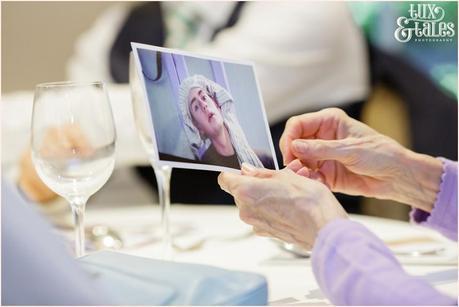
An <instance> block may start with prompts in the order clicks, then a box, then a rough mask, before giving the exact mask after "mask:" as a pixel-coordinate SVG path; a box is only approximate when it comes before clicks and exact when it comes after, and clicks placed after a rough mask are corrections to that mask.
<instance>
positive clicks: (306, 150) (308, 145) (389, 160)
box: [280, 108, 442, 211]
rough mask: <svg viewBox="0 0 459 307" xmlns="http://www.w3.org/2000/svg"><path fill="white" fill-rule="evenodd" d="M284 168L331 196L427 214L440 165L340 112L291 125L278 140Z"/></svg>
mask: <svg viewBox="0 0 459 307" xmlns="http://www.w3.org/2000/svg"><path fill="white" fill-rule="evenodd" d="M280 148H281V151H282V154H283V156H284V164H288V166H287V167H289V168H290V169H292V170H293V171H295V172H297V173H298V174H301V175H306V176H307V177H309V178H313V179H318V180H319V181H322V182H323V183H325V184H326V185H327V186H328V187H330V189H332V190H333V191H335V192H342V193H346V194H351V195H364V196H370V197H376V198H381V199H393V200H396V201H399V202H402V203H406V204H410V205H412V206H414V207H417V208H420V209H423V210H426V211H431V209H432V205H433V203H434V201H435V197H436V194H437V192H438V186H439V183H440V176H441V173H442V166H441V161H439V160H437V159H435V158H432V157H429V156H426V155H420V154H416V153H414V152H412V151H410V150H408V149H406V148H404V147H403V146H401V145H400V144H398V143H397V142H395V141H394V140H392V139H390V138H388V137H386V136H384V135H382V134H379V133H377V132H376V131H374V130H373V129H371V128H370V127H368V126H366V125H365V124H363V123H361V122H358V121H356V120H354V119H352V118H350V117H348V116H347V115H346V113H344V112H343V111H341V110H339V109H335V108H332V109H324V110H322V111H319V112H315V113H309V114H303V115H300V116H295V117H292V118H291V119H289V121H288V122H287V124H286V127H285V131H284V133H283V135H282V137H281V140H280Z"/></svg>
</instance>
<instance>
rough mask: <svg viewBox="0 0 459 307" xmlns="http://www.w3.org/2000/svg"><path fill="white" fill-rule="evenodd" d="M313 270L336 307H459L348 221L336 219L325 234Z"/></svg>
mask: <svg viewBox="0 0 459 307" xmlns="http://www.w3.org/2000/svg"><path fill="white" fill-rule="evenodd" d="M312 267H313V271H314V275H315V277H316V280H317V282H318V284H319V286H320V289H321V290H322V291H323V292H324V294H325V295H326V297H327V298H329V299H330V301H331V302H332V303H333V304H336V305H412V306H414V305H432V306H442V305H456V304H457V302H456V301H455V300H454V299H452V298H450V297H448V296H446V295H444V294H442V293H440V292H439V291H437V290H436V289H434V288H433V287H432V286H431V285H429V284H428V283H427V282H425V281H424V280H422V279H419V278H416V277H413V276H410V275H408V274H407V273H406V272H405V271H404V270H403V268H402V267H401V266H400V264H399V263H398V261H397V260H396V259H395V257H394V256H393V255H392V253H391V252H390V251H389V249H388V248H387V247H386V246H385V245H384V243H383V242H382V241H381V240H380V239H379V238H378V237H376V236H375V235H374V234H373V233H371V232H370V231H369V230H368V229H367V228H365V227H364V226H363V225H361V224H359V223H356V222H352V221H349V220H347V219H336V220H334V221H332V222H330V223H328V224H327V225H326V226H325V227H324V228H322V229H321V230H320V232H319V235H318V237H317V238H316V241H315V244H314V249H313V252H312Z"/></svg>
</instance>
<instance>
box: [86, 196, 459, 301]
mask: <svg viewBox="0 0 459 307" xmlns="http://www.w3.org/2000/svg"><path fill="white" fill-rule="evenodd" d="M159 217H160V214H159V206H158V205H146V206H145V205H142V206H135V205H126V206H124V207H118V208H96V209H91V208H90V207H88V210H87V216H86V220H87V225H96V224H103V225H107V226H110V227H112V228H113V229H115V230H117V231H118V232H119V233H120V235H121V236H122V238H123V240H124V241H125V247H123V248H122V249H121V250H120V252H123V253H127V254H131V255H137V256H142V257H152V258H160V256H161V244H160V241H159V236H158V234H157V233H158V227H159ZM351 218H352V219H355V220H357V221H359V222H362V223H363V224H365V225H367V226H368V227H369V228H370V229H371V230H373V231H374V232H375V233H376V234H377V235H378V236H380V237H381V238H382V239H383V240H385V241H386V242H388V244H392V245H395V248H394V249H396V248H400V246H401V247H402V248H406V247H407V246H409V243H410V242H411V246H413V245H412V242H416V241H418V243H416V244H418V245H419V244H421V243H422V244H424V245H425V244H431V245H432V244H437V245H438V244H440V245H442V246H444V247H445V248H446V251H447V252H446V253H445V254H444V255H442V256H441V257H440V256H423V257H417V258H416V257H399V259H400V260H401V261H402V263H403V266H404V268H405V269H406V270H407V271H408V272H409V273H410V274H412V275H415V276H419V277H421V278H424V279H425V280H427V281H428V282H430V283H431V284H433V285H434V286H435V287H436V288H437V289H439V290H440V291H442V292H444V293H447V294H448V295H450V296H455V297H457V244H456V242H450V241H448V240H446V239H444V238H442V237H441V236H439V235H438V234H437V233H435V232H433V231H430V230H428V229H425V228H422V227H418V226H414V225H410V224H409V223H406V222H400V221H394V220H388V219H381V218H375V217H367V216H357V215H353V216H351ZM171 221H172V225H173V233H174V236H175V242H176V245H177V246H178V247H179V248H181V251H179V250H177V249H175V250H174V254H173V260H174V261H181V262H193V263H201V264H207V265H214V266H218V267H222V268H226V269H232V270H243V271H250V272H257V273H260V274H263V275H264V276H265V277H266V278H267V280H268V286H269V303H270V305H305V304H307V305H328V304H329V302H328V301H327V300H326V298H325V297H324V296H323V295H322V293H321V292H320V290H319V288H318V285H317V283H316V282H315V280H314V276H313V273H312V268H311V263H310V260H309V259H308V258H297V257H295V256H294V255H292V254H291V253H288V252H285V251H283V250H282V249H280V248H279V246H278V244H277V243H275V242H274V241H273V240H271V239H268V238H262V237H257V236H255V235H253V234H252V233H251V227H250V226H248V225H245V224H244V223H243V222H241V221H240V219H239V216H238V210H237V208H236V207H235V206H218V205H213V206H208V205H207V206H204V205H197V206H192V205H176V204H173V205H172V208H171ZM419 242H421V243H419ZM426 242H428V243H426ZM407 244H408V245H407Z"/></svg>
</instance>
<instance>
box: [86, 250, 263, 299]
mask: <svg viewBox="0 0 459 307" xmlns="http://www.w3.org/2000/svg"><path fill="white" fill-rule="evenodd" d="M79 262H80V263H81V265H82V266H83V268H84V269H85V270H86V271H88V272H89V273H91V275H92V276H93V277H94V278H95V279H98V281H99V284H102V285H103V286H104V287H105V288H106V291H107V293H108V294H109V296H110V297H111V299H112V301H113V302H114V303H115V304H119V305H125V304H128V305H266V304H267V297H268V290H267V283H266V279H265V278H264V277H262V276H261V275H258V274H254V273H248V272H238V271H229V270H225V269H221V268H217V267H212V266H207V265H200V264H191V263H179V262H169V261H160V260H154V259H149V258H141V257H136V256H130V255H126V254H121V253H115V252H108V251H104V252H98V253H94V254H91V255H88V256H85V257H82V258H80V259H79Z"/></svg>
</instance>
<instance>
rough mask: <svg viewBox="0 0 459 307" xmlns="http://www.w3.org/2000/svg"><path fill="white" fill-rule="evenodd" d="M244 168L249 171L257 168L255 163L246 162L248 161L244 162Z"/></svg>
mask: <svg viewBox="0 0 459 307" xmlns="http://www.w3.org/2000/svg"><path fill="white" fill-rule="evenodd" d="M242 169H243V170H244V171H246V172H249V173H250V172H254V171H256V170H257V169H256V168H255V167H254V166H253V165H250V164H249V163H246V162H244V163H242Z"/></svg>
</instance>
